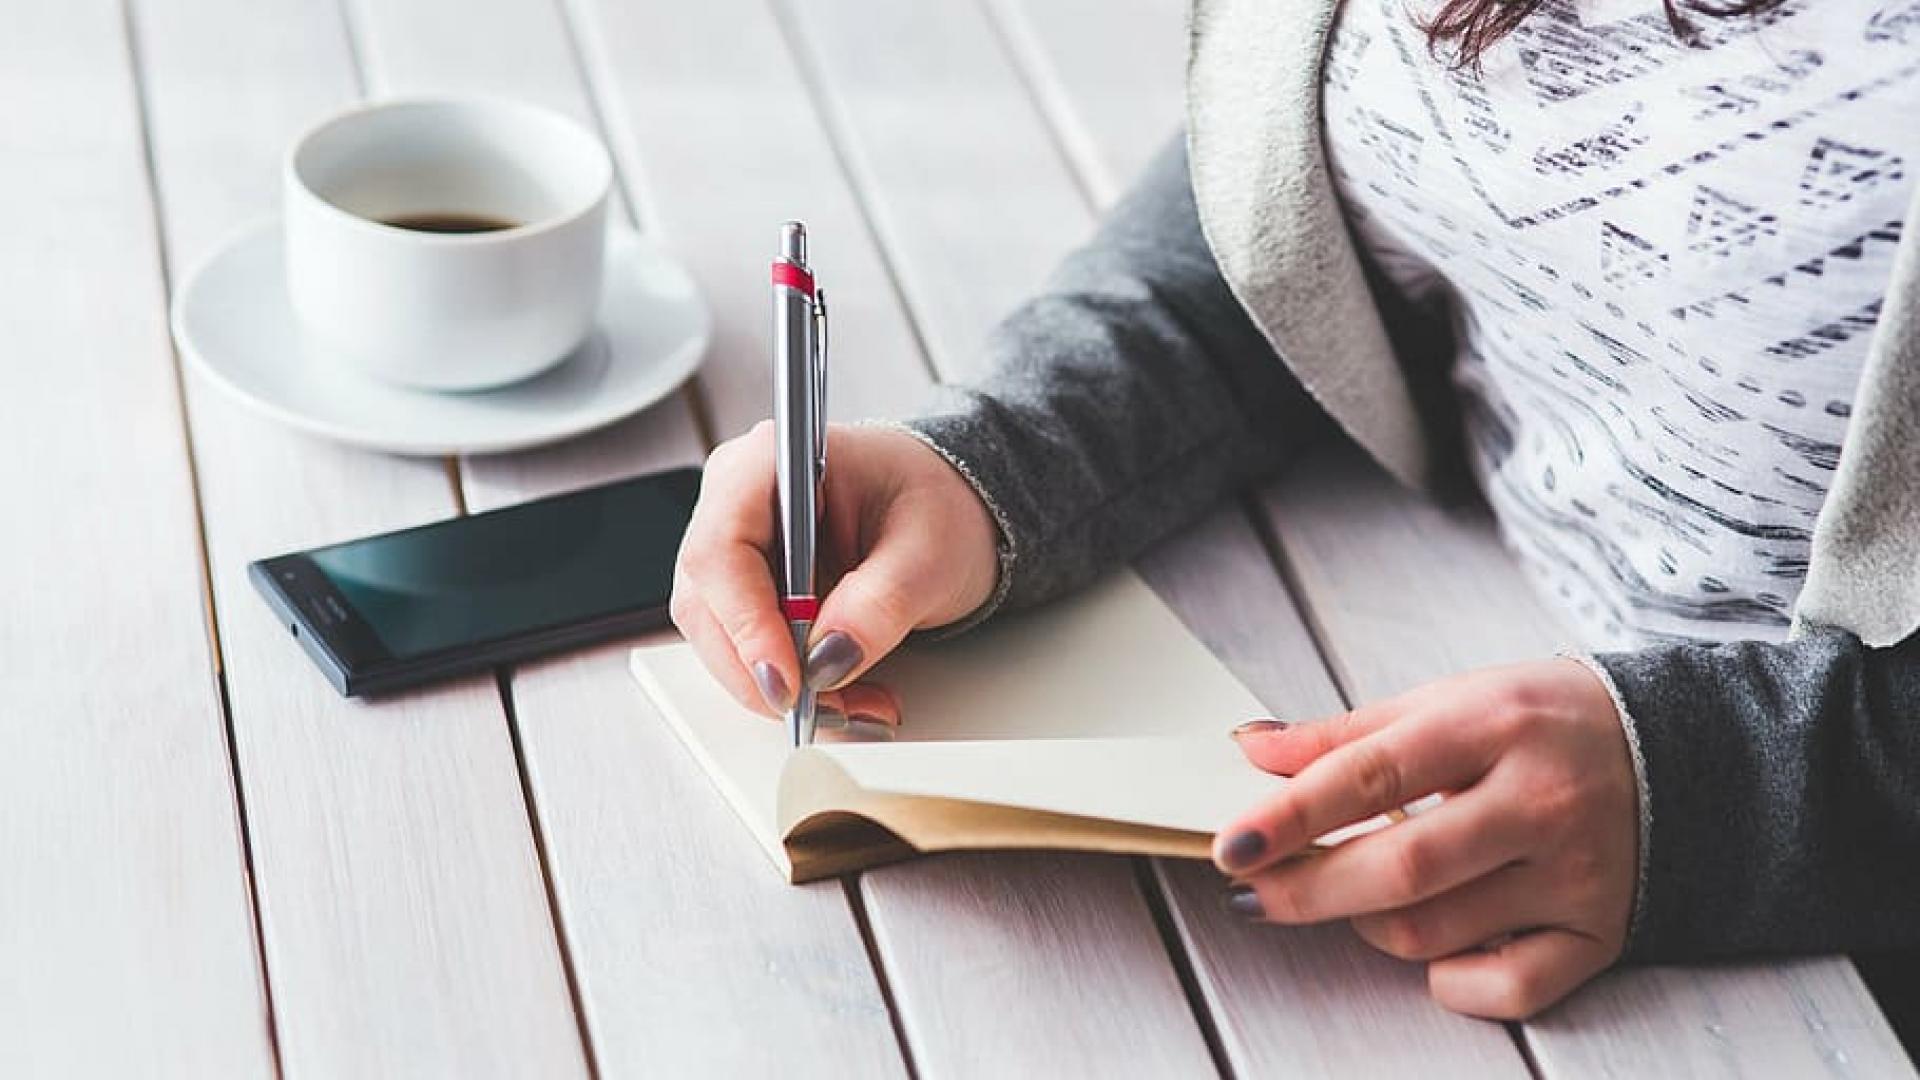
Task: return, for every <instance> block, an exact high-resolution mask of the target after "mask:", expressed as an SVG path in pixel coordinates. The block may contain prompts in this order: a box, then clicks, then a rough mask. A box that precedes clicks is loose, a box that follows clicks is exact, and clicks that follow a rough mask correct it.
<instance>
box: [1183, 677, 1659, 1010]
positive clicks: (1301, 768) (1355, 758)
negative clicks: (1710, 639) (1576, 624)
mask: <svg viewBox="0 0 1920 1080" xmlns="http://www.w3.org/2000/svg"><path fill="white" fill-rule="evenodd" d="M1235 735H1236V736H1237V737H1238V739H1239V742H1240V745H1241V747H1242V749H1243V750H1245V751H1246V754H1247V756H1248V757H1249V758H1251V759H1252V760H1253V762H1254V764H1256V765H1258V766H1260V767H1261V768H1263V769H1265V770H1267V771H1269V772H1274V773H1279V774H1281V775H1285V776H1292V777H1294V778H1295V779H1294V781H1293V782H1292V783H1290V784H1288V785H1287V787H1286V788H1285V789H1284V790H1283V791H1281V792H1280V793H1279V794H1278V795H1275V796H1274V797H1273V798H1271V799H1269V800H1267V801H1266V802H1265V803H1263V804H1261V805H1260V806H1259V807H1257V808H1255V809H1254V810H1252V811H1250V812H1249V813H1247V814H1246V815H1245V816H1243V817H1242V818H1240V819H1239V820H1238V821H1236V822H1235V823H1234V824H1232V825H1231V826H1229V827H1228V828H1226V829H1223V830H1221V832H1220V835H1219V836H1218V837H1217V838H1216V840H1215V843H1214V861H1215V862H1216V863H1217V864H1219V866H1220V868H1221V869H1223V870H1225V871H1227V872H1228V873H1230V874H1232V875H1234V876H1235V877H1236V878H1237V879H1239V881H1240V884H1239V885H1237V886H1236V887H1235V888H1234V890H1233V891H1232V892H1230V893H1229V894H1228V898H1227V902H1228V906H1229V907H1230V908H1232V909H1234V910H1236V911H1239V912H1241V913H1243V914H1246V915H1250V916H1253V917H1256V918H1262V919H1266V920H1269V921H1272V922H1278V923H1318V922H1326V921H1329V920H1332V919H1351V920H1352V921H1353V926H1354V929H1355V930H1357V931H1359V934H1360V936H1361V937H1362V938H1364V939H1366V940H1367V942H1369V943H1370V944H1372V945H1373V946H1374V947H1375V948H1378V949H1380V950H1382V951H1383V952H1387V953H1390V954H1392V955H1394V956H1397V957H1401V958H1403V959H1407V960H1424V961H1428V962H1429V966H1428V969H1427V984H1428V989H1429V991H1430V992H1431V993H1432V994H1433V996H1434V998H1435V999H1436V1000H1437V1001H1439V1002H1440V1004H1442V1005H1444V1006H1446V1007H1447V1008H1449V1009H1453V1010H1454V1011H1456V1012H1463V1013H1470V1014H1472V1015H1475V1016H1485V1017H1494V1018H1499V1019H1509V1020H1512V1019H1520V1018H1523V1017H1527V1016H1531V1015H1533V1014H1534V1013H1536V1012H1539V1011H1540V1010H1541V1009H1544V1008H1546V1007H1547V1006H1549V1005H1552V1004H1553V1003H1554V1002H1556V1001H1559V1000H1560V999H1561V998H1563V997H1565V996H1566V995H1567V994H1568V993H1570V992H1572V990H1573V989H1574V988H1575V987H1577V986H1579V985H1580V984H1581V983H1583V982H1585V981H1587V980H1588V979H1590V978H1592V977H1593V976H1594V975H1596V974H1598V973H1599V972H1600V971H1602V970H1604V969H1605V968H1606V967H1607V966H1609V965H1610V964H1612V963H1613V962H1614V960H1616V959H1617V958H1618V957H1619V956H1620V951H1621V948H1622V946H1623V945H1624V944H1625V940H1626V934H1627V920H1628V917H1629V915H1630V913H1631V909H1632V906H1633V898H1634V887H1635V882H1636V880H1637V877H1638V868H1639V851H1638V848H1639V818H1638V813H1639V809H1638V798H1637V795H1636V791H1635V784H1634V774H1633V764H1632V761H1631V760H1630V759H1629V757H1628V750H1627V741H1626V736H1625V734H1624V733H1623V731H1622V730H1621V725H1620V719H1619V716H1618V715H1617V713H1616V712H1615V709H1614V706H1613V702H1612V700H1611V698H1610V697H1609V696H1608V694H1607V690H1606V687H1605V686H1604V685H1603V684H1602V683H1601V682H1600V680H1599V678H1598V677H1596V676H1595V675H1594V674H1593V673H1592V672H1590V671H1588V670H1587V669H1586V667H1585V666H1583V665H1582V664H1580V663H1578V662H1576V661H1573V660H1565V659H1558V660H1544V661H1538V662H1533V663H1526V664H1516V665H1513V666H1510V667H1500V668H1491V669H1488V670H1485V671H1477V672H1472V673H1469V674H1466V675H1461V676H1457V677H1454V678H1450V679H1445V680H1442V681H1440V682H1435V683H1430V684H1428V685H1426V686H1422V687H1420V688H1418V689H1415V690H1412V691H1410V692H1408V693H1405V694H1402V695H1400V696H1399V697H1396V698H1392V699H1390V700H1387V701H1383V702H1379V703H1377V704H1373V705H1368V706H1365V707H1364V708H1360V709H1356V710H1354V711H1353V712H1350V713H1346V714H1344V715H1341V716H1338V717H1335V718H1333V719H1330V720H1324V721H1321V722H1319V723H1313V724H1302V725H1298V726H1287V725H1284V724H1281V723H1280V722H1278V721H1256V722H1254V723H1252V724H1247V725H1243V726H1242V727H1241V728H1240V729H1238V730H1236V732H1235ZM1434 793H1440V794H1442V795H1444V796H1445V798H1444V799H1443V801H1441V802H1440V803H1439V805H1437V806H1434V807H1432V808H1430V809H1428V810H1426V811H1425V812H1423V813H1420V814H1417V815H1415V816H1413V817H1410V818H1408V819H1406V820H1405V821H1402V822H1399V823H1398V824H1395V825H1392V826H1390V827H1388V828H1385V829H1382V830H1380V831H1378V832H1375V833H1372V834H1369V835H1366V836H1362V837H1359V838H1357V839H1354V840H1350V841H1348V842H1347V843H1344V844H1341V845H1338V846H1337V847H1334V848H1333V849H1331V850H1329V851H1327V852H1325V853H1323V854H1320V855H1317V856H1315V857H1313V858H1307V859H1293V860H1287V861H1284V862H1281V861H1279V860H1282V859H1285V858H1286V856H1289V855H1293V854H1297V853H1299V852H1300V851H1302V850H1303V849H1305V848H1306V847H1307V846H1308V845H1309V844H1310V843H1312V841H1313V839H1314V838H1315V837H1318V836H1321V835H1323V834H1325V833H1327V832H1330V831H1332V830H1334V829H1337V828H1339V827H1341V826H1343V825H1348V824H1351V823H1353V822H1357V821H1364V820H1366V819H1368V818H1370V817H1373V816H1374V815H1376V814H1380V813H1384V812H1386V811H1390V810H1393V809H1396V808H1398V807H1401V806H1404V805H1406V804H1407V803H1410V802H1413V801H1415V800H1418V799H1421V798H1423V797H1425V796H1427V795H1431V794H1434Z"/></svg>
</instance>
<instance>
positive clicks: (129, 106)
mask: <svg viewBox="0 0 1920 1080" xmlns="http://www.w3.org/2000/svg"><path fill="white" fill-rule="evenodd" d="M0 21H4V23H5V25H6V28H7V29H6V33H5V34H0V101H4V102H5V103H6V105H5V106H4V108H0V147H4V148H5V149H4V151H3V152H0V153H3V154H4V159H5V161H6V165H5V166H4V167H3V168H0V237H4V238H5V240H4V242H0V326H4V327H6V333H7V357H6V360H5V362H3V363H0V426H4V428H5V430H6V432H7V443H6V450H5V452H4V453H0V491H4V492H6V497H7V500H8V505H9V510H8V518H7V523H6V526H5V527H3V528H0V595H4V596H5V597H6V600H7V616H6V618H5V620H4V621H0V656H3V657H5V663H4V670H5V672H6V678H5V680H4V683H0V864H3V865H5V867H6V872H5V878H4V881H0V957H4V958H5V961H4V963H5V967H6V974H5V976H4V977H0V1073H5V1074H7V1075H11V1076H44V1075H55V1074H60V1075H74V1074H88V1075H132V1074H141V1075H149V1076H153V1075H165V1076H181V1077H197V1076H208V1075H221V1076H240V1075H255V1076H260V1075H268V1074H271V1072H272V1071H273V1056H272V1049H271V1045H270V1033H269V1024H268V1018H267V1009H266V999H265V994H264V988H263V984H262V982H261V979H260V975H259V961H258V957H257V954H256V949H255V943H254V932H253V914H252V908H251V905H252V901H251V899H250V897H249V895H248V890H247V884H246V873H247V866H246V862H245V856H244V852H243V849H242V837H241V828H240V821H239V816H238V814H237V813H236V810H235V802H234V785H233V777H232V771H231V760H230V758H229V752H228V744H227V736H226V726H225V721H224V718H223V716H222V713H221V708H220V699H219V693H218V688H217V685H216V681H215V660H216V658H215V655H214V654H213V651H212V650H211V649H210V648H209V642H208V635H207V632H206V626H205V620H204V603H203V593H202V587H203V570H202V566H201V553H200V545H199V537H198V533H197V523H196V522H195V519H194V515H193V489H192V479H191V475H190V467H189V463H188V459H187V455H186V452H185V447H184V445H183V443H182V438H181V432H182V419H181V415H180V401H179V397H178V394H177V388H176V384H175V379H174V374H173V367H172V358H171V354H170V352H169V350H168V346H167V338H166V333H167V331H166V320H165V316H164V312H165V289H164V283H163V281H162V278H161V270H160V256H159V251H158V246H157V242H156V240H155V238H154V234H153V206H152V202H151V199H150V193H149V191H148V189H147V184H146V180H145V176H144V169H143V164H142V154H143V148H142V140H141V128H140V119H139V110H138V98H137V94H136V91H135V87H134V82H133V78H132V76H131V74H130V72H129V65H128V60H129V53H128V50H127V40H126V36H125V33H124V25H123V22H122V19H121V14H120V10H119V8H118V6H117V5H115V4H112V3H105V2H94V3H76V4H61V5H47V4H36V3H12V4H7V5H5V8H4V15H0Z"/></svg>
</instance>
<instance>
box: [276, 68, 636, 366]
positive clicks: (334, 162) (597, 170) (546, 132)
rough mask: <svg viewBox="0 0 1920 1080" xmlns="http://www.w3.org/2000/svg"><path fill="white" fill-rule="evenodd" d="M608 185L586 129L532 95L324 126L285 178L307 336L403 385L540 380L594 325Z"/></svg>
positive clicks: (396, 105) (425, 106)
mask: <svg viewBox="0 0 1920 1080" xmlns="http://www.w3.org/2000/svg"><path fill="white" fill-rule="evenodd" d="M612 184H613V167H612V164H611V163H610V162H609V161H608V159H607V152H606V149H605V148H604V147H603V146H601V144H600V142H599V140H598V139H596V138H594V137H593V135H592V134H591V133H589V132H588V131H587V130H586V129H584V128H582V127H581V126H580V125H578V124H576V123H574V122H573V121H571V120H568V119H567V118H565V117H563V116H560V115H558V114H556V113H551V112H548V111H546V110H544V109H540V108H536V107H534V106H531V105H524V104H520V103H517V102H510V101H496V100H488V99H473V98H419V99H403V100H396V101H386V102H380V103H377V104H373V105H368V106H365V107H362V108H357V109H353V110H350V111H348V112H345V113H342V114H340V115H337V116H334V117H332V118H331V119H328V120H325V121H323V122H321V123H320V124H319V125H317V126H315V127H313V128H312V129H310V130H309V131H308V132H307V133H306V134H305V135H303V136H301V137H300V139H299V140H298V141H297V142H296V143H295V144H294V146H293V149H292V150H291V151H290V152H289V153H288V155H287V160H286V168H285V176H284V189H285V190H284V200H285V212H286V218H285V230H286V233H285V239H286V268H287V291H288V296H289V299H290V300H291V301H292V304H293V309H294V311H295V313H296V315H297V316H298V318H299V320H300V323H301V328H302V331H303V334H304V335H305V336H307V337H309V338H310V339H311V340H312V341H314V342H315V343H316V344H317V345H319V346H321V348H320V349H319V350H317V354H318V355H320V356H322V357H324V358H327V359H333V358H337V359H338V360H339V361H341V362H345V363H348V364H351V365H353V366H354V367H356V368H359V369H360V370H362V371H364V372H366V373H367V374H369V375H372V376H374V377H376V378H379V379H382V380H385V381H388V382H393V383H399V384H402V385H406V386H413V387H419V388H424V389H430V390H481V389H486V388H488V387H494V386H502V385H505V384H507V383H512V382H518V381H520V380H522V379H526V378H529V377H531V376H533V375H536V374H539V373H540V372H542V371H544V370H546V369H548V368H550V367H553V366H554V365H555V364H558V363H559V362H560V361H562V360H564V359H565V358H566V357H567V355H568V354H569V353H570V352H572V351H573V350H574V349H575V348H576V347H577V346H578V345H579V344H580V343H581V342H582V341H583V340H584V339H585V338H586V337H587V335H588V334H589V333H591V332H592V330H593V326H594V320H595V315H596V312H597V309H598V307H599V303H600V279H601V274H602V260H603V258H604V254H605V246H606V216H607V199H608V193H609V191H610V190H611V189H612Z"/></svg>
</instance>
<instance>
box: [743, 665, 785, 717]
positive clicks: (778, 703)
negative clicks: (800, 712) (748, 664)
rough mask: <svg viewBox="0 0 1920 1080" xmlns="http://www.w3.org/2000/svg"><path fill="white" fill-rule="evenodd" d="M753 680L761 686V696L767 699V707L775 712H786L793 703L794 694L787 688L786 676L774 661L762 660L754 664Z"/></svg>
mask: <svg viewBox="0 0 1920 1080" xmlns="http://www.w3.org/2000/svg"><path fill="white" fill-rule="evenodd" d="M753 681H754V682H755V683H756V684H758V685H759V687H760V696H761V697H763V698H765V699H767V708H769V709H772V710H773V711H774V712H785V711H787V709H788V708H790V707H792V705H793V696H792V694H791V693H790V692H789V691H788V690H787V680H786V677H785V676H783V675H781V674H780V669H779V668H777V667H774V666H773V664H772V662H770V661H767V660H761V661H759V662H757V663H755V664H754V665H753Z"/></svg>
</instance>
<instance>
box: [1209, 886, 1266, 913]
mask: <svg viewBox="0 0 1920 1080" xmlns="http://www.w3.org/2000/svg"><path fill="white" fill-rule="evenodd" d="M1220 904H1221V906H1222V907H1224V908H1226V909H1227V910H1228V911H1231V912H1233V913H1234V914H1235V915H1240V916H1243V917H1245V918H1248V919H1264V918H1266V916H1267V909H1265V908H1263V907H1261V906H1260V894H1258V893H1256V892H1254V891H1253V889H1252V888H1250V887H1249V886H1246V885H1235V886H1234V887H1233V888H1231V889H1228V890H1227V892H1226V895H1224V896H1222V897H1221V898H1220Z"/></svg>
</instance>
